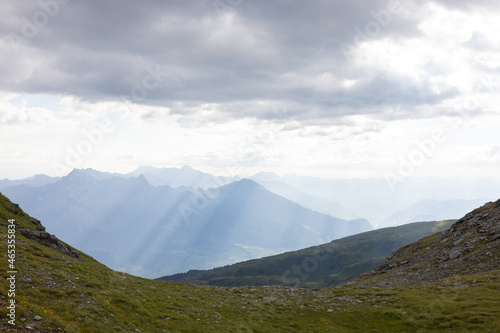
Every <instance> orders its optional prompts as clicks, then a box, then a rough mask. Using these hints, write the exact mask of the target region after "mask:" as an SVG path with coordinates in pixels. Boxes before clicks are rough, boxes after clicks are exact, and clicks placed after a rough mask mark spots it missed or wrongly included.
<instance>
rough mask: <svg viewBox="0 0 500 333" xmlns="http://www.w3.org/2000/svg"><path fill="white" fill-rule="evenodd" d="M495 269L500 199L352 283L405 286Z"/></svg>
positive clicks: (499, 264)
mask: <svg viewBox="0 0 500 333" xmlns="http://www.w3.org/2000/svg"><path fill="white" fill-rule="evenodd" d="M496 269H500V200H497V201H495V202H489V203H487V204H485V205H483V206H482V207H480V208H477V209H475V210H473V211H472V212H470V213H468V214H466V215H465V216H464V217H462V218H461V219H459V220H458V221H457V222H455V223H454V224H453V225H452V226H451V227H450V228H449V229H448V230H446V231H443V232H440V233H436V234H433V235H430V236H428V237H425V238H423V239H421V240H419V241H417V242H415V243H412V244H410V245H407V246H405V247H402V248H400V249H399V250H398V251H396V252H395V253H393V254H392V255H391V256H389V257H388V258H387V260H386V261H385V262H383V263H382V264H381V265H380V266H378V267H377V268H375V270H374V271H372V272H370V273H368V274H365V275H363V276H360V277H359V278H358V279H355V280H354V281H353V283H355V284H361V285H373V284H376V285H379V286H404V285H409V284H421V283H428V282H433V281H436V280H439V279H443V278H447V277H450V276H453V275H471V274H478V273H483V272H487V271H492V270H496Z"/></svg>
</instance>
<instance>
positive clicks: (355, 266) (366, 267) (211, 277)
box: [161, 220, 454, 288]
mask: <svg viewBox="0 0 500 333" xmlns="http://www.w3.org/2000/svg"><path fill="white" fill-rule="evenodd" d="M453 222H454V220H446V221H439V222H418V223H412V224H408V225H403V226H398V227H392V228H384V229H379V230H374V231H369V232H364V233H361V234H358V235H354V236H349V237H345V238H342V239H338V240H334V241H332V242H330V243H327V244H323V245H319V246H313V247H310V248H307V249H303V250H299V251H292V252H287V253H283V254H278V255H274V256H269V257H265V258H261V259H254V260H249V261H245V262H241V263H237V264H234V265H228V266H225V267H220V268H215V269H211V270H204V271H189V272H188V273H184V274H176V275H172V276H167V277H163V278H161V279H164V280H170V281H174V282H184V283H192V284H207V285H217V286H243V285H292V286H296V285H298V286H300V287H304V288H323V287H328V286H331V285H336V284H340V283H343V282H345V281H348V280H350V279H352V278H353V277H355V276H358V275H360V274H362V273H366V272H369V271H371V270H372V269H374V268H375V267H377V266H378V265H379V264H380V263H381V262H382V261H383V260H384V259H385V258H386V257H387V256H388V255H389V254H391V253H392V252H394V251H396V250H397V249H398V248H400V247H401V246H405V245H407V244H410V243H413V242H415V241H417V240H419V239H421V238H422V237H425V236H428V235H430V234H432V233H434V232H438V231H443V230H446V229H447V228H449V227H450V226H451V225H452V224H453ZM317 258H318V259H317ZM306 264H309V265H313V266H312V267H314V269H307V270H306V269H304V267H306V268H307V267H308V266H307V265H306ZM297 266H299V267H302V268H300V270H301V273H296V271H295V272H294V271H293V270H294V268H293V267H297ZM285 272H288V275H286V277H287V278H286V279H284V278H283V275H284V274H286V273H285Z"/></svg>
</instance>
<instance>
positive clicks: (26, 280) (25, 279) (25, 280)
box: [23, 278, 31, 283]
mask: <svg viewBox="0 0 500 333" xmlns="http://www.w3.org/2000/svg"><path fill="white" fill-rule="evenodd" d="M23 281H24V282H26V283H31V279H30V278H24V279H23Z"/></svg>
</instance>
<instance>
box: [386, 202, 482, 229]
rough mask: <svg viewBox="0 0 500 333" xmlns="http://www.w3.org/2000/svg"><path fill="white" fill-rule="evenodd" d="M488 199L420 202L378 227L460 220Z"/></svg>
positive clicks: (390, 217) (395, 214)
mask: <svg viewBox="0 0 500 333" xmlns="http://www.w3.org/2000/svg"><path fill="white" fill-rule="evenodd" d="M487 201H488V200H487V199H476V200H442V201H439V200H419V201H418V202H416V203H415V204H413V205H411V206H409V207H407V208H405V209H402V210H400V211H397V212H395V213H394V214H392V215H391V216H389V217H388V218H387V219H386V220H385V221H383V222H380V223H379V225H378V227H384V226H391V225H401V224H406V223H411V222H418V221H439V220H442V219H458V218H460V217H462V216H464V215H465V214H467V213H468V212H470V211H471V210H473V209H475V208H476V207H479V206H481V205H483V204H485V203H486V202H487Z"/></svg>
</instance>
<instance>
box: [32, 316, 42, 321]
mask: <svg viewBox="0 0 500 333" xmlns="http://www.w3.org/2000/svg"><path fill="white" fill-rule="evenodd" d="M33 319H35V320H42V317H40V316H34V317H33Z"/></svg>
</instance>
